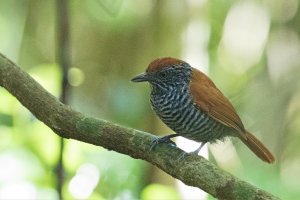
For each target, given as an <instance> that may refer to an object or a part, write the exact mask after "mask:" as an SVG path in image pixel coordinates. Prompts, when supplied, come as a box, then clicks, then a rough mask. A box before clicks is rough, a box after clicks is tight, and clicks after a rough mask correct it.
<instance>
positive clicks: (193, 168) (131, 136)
mask: <svg viewBox="0 0 300 200" xmlns="http://www.w3.org/2000/svg"><path fill="white" fill-rule="evenodd" d="M0 85H1V86H2V87H4V88H5V89H6V90H8V91H9V92H10V93H11V94H12V95H13V96H15V97H16V98H17V99H18V100H19V101H20V102H21V103H22V104H23V105H24V106H25V107H26V108H27V109H29V110H30V111H31V112H32V114H33V115H35V116H36V118H37V119H39V120H40V121H42V122H43V123H45V124H46V125H47V126H48V127H50V128H51V129H52V130H53V131H54V132H55V133H56V134H58V135H60V136H61V137H64V138H69V139H74V140H79V141H82V142H86V143H90V144H94V145H97V146H101V147H104V148H106V149H109V150H113V151H116V152H119V153H122V154H126V155H129V156H131V157H133V158H136V159H142V160H145V161H147V162H149V163H152V164H153V165H156V166H157V167H158V168H160V169H162V170H163V171H165V172H166V173H168V174H170V175H171V176H173V177H174V178H177V179H179V180H181V181H182V182H184V183H185V184H187V185H190V186H194V187H198V188H201V189H202V190H204V191H206V192H207V193H209V194H211V195H212V196H214V197H216V198H218V199H230V200H232V199H242V200H246V199H249V200H250V199H253V200H254V199H261V200H262V199H278V198H277V197H275V196H273V195H271V194H269V193H268V192H266V191H264V190H262V189H259V188H256V187H255V186H253V185H251V184H249V183H247V182H245V181H242V180H240V179H238V178H236V177H234V176H233V175H231V174H229V173H228V172H225V171H223V170H221V169H219V168H218V167H216V166H215V165H213V164H212V163H210V162H209V161H207V160H206V159H205V158H203V157H201V156H194V155H193V156H188V157H186V158H185V159H181V160H180V159H178V158H179V157H180V156H181V154H182V153H183V151H182V150H180V149H178V148H177V147H174V146H171V145H168V144H160V145H158V146H157V147H156V148H155V150H152V151H149V149H150V143H151V141H152V140H153V139H154V138H155V136H154V135H152V134H149V133H145V132H142V131H139V130H135V129H132V128H127V127H123V126H120V125H117V124H115V123H113V122H109V121H105V120H102V119H97V118H94V117H90V116H87V115H84V114H82V113H79V112H76V111H74V110H72V109H71V108H70V107H69V106H66V105H64V104H62V103H61V102H59V101H58V99H57V98H55V97H54V96H53V95H51V94H50V93H48V92H47V91H46V90H45V89H44V88H43V87H42V86H41V85H40V84H38V83H37V82H36V81H35V80H34V79H33V78H31V77H30V76H29V75H28V74H27V73H26V72H24V71H22V70H21V69H20V68H19V67H18V66H16V65H15V64H14V63H13V62H11V61H10V60H8V59H7V58H6V57H5V56H3V55H2V54H0ZM0 98H1V97H0Z"/></svg>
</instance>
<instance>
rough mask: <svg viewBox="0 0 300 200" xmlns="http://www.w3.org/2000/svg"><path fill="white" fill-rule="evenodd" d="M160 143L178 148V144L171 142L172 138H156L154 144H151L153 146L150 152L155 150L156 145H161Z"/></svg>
mask: <svg viewBox="0 0 300 200" xmlns="http://www.w3.org/2000/svg"><path fill="white" fill-rule="evenodd" d="M160 143H169V144H171V145H172V146H174V147H176V143H175V142H173V141H172V140H170V138H168V137H158V138H155V139H154V140H153V141H152V142H151V146H150V151H152V150H154V149H155V147H156V145H158V144H160Z"/></svg>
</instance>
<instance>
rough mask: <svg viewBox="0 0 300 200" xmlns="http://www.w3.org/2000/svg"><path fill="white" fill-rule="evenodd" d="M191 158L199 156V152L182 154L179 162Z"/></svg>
mask: <svg viewBox="0 0 300 200" xmlns="http://www.w3.org/2000/svg"><path fill="white" fill-rule="evenodd" d="M189 156H198V152H197V150H196V151H192V152H189V153H187V152H183V153H181V155H180V156H179V158H178V161H182V160H184V159H185V158H186V157H189Z"/></svg>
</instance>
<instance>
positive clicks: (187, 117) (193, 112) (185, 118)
mask: <svg viewBox="0 0 300 200" xmlns="http://www.w3.org/2000/svg"><path fill="white" fill-rule="evenodd" d="M152 108H153V110H154V111H155V112H156V113H157V115H158V116H159V117H160V119H161V120H162V121H163V122H164V123H165V124H166V125H167V126H169V127H170V128H171V129H172V130H174V131H175V132H176V133H177V134H180V135H182V136H183V137H185V138H188V139H191V140H194V141H197V142H214V141H216V140H218V139H222V138H224V137H225V136H226V133H225V129H226V127H225V126H224V125H223V124H221V123H219V122H218V121H216V120H214V119H213V118H211V117H209V116H208V115H207V114H206V113H204V112H203V111H201V110H200V109H198V108H196V107H195V106H194V105H193V103H192V101H190V102H187V103H186V104H183V105H178V102H174V103H173V104H172V103H171V102H169V103H168V104H167V105H165V106H157V105H155V104H152Z"/></svg>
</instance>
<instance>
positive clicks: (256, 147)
mask: <svg viewBox="0 0 300 200" xmlns="http://www.w3.org/2000/svg"><path fill="white" fill-rule="evenodd" d="M245 134H246V137H245V138H243V137H240V138H241V140H242V141H243V143H244V144H245V145H247V147H248V148H249V149H250V150H251V151H252V152H253V153H255V155H257V157H259V158H260V159H262V160H263V161H264V162H267V163H273V162H274V161H275V158H274V156H273V155H272V153H271V152H270V151H269V150H268V149H267V147H265V145H263V143H261V142H260V141H259V140H258V139H257V138H256V137H255V136H254V135H253V134H251V133H249V132H248V131H246V132H245Z"/></svg>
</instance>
